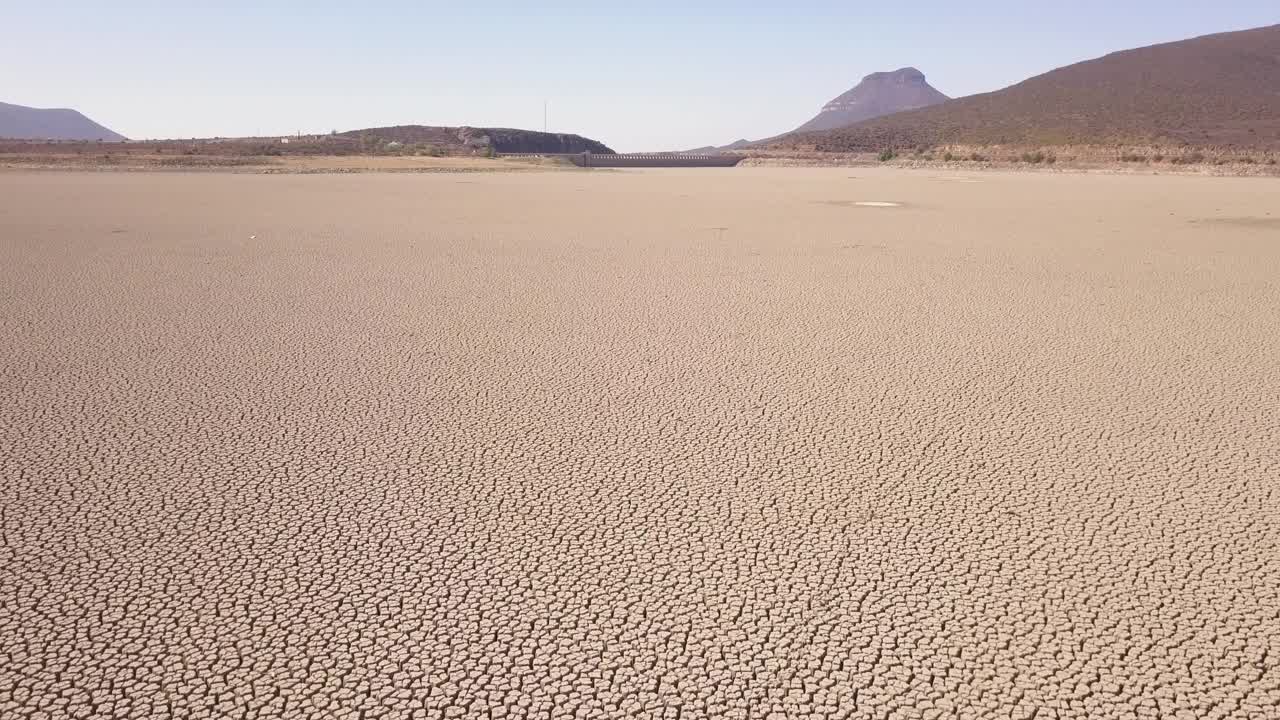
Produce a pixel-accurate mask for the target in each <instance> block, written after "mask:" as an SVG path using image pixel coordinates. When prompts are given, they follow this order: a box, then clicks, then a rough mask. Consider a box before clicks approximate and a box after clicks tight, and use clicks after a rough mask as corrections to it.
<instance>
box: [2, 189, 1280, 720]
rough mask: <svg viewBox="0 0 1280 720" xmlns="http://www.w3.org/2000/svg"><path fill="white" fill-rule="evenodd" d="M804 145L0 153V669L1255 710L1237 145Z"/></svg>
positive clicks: (513, 712) (1248, 349)
mask: <svg viewBox="0 0 1280 720" xmlns="http://www.w3.org/2000/svg"><path fill="white" fill-rule="evenodd" d="M845 173H847V171H844V170H839V171H820V170H789V171H788V170H765V169H761V170H736V171H715V170H713V171H696V170H695V171H654V172H644V173H594V174H585V173H560V174H549V175H488V176H477V177H475V178H474V179H473V180H474V182H472V183H470V184H458V183H456V182H455V181H453V180H452V179H450V178H448V177H434V176H428V177H423V176H413V177H406V176H369V175H366V176H359V177H350V176H270V177H259V176H231V175H146V174H143V175H113V174H86V175H78V174H37V173H26V174H19V173H11V174H6V175H0V228H2V229H3V242H0V310H2V311H3V312H2V313H0V330H2V331H3V336H4V342H3V343H2V344H0V348H2V350H0V353H2V354H0V361H2V364H0V372H2V373H3V374H2V375H0V380H2V381H3V382H2V387H3V396H2V397H0V493H2V495H0V500H3V504H2V505H0V601H3V602H2V603H0V716H2V717H4V718H6V719H7V718H15V719H19V720H25V719H27V718H144V717H148V718H161V717H163V718H308V717H339V718H410V717H422V718H455V717H465V718H499V717H520V718H524V717H530V718H551V717H588V718H615V717H636V718H659V717H661V718H675V717H681V718H703V717H725V718H808V717H829V718H841V717H848V718H940V717H959V718H1030V717H1035V718H1055V717H1056V718H1277V717H1280V594H1278V593H1280V590H1278V588H1280V547H1278V544H1280V543H1278V540H1280V491H1278V490H1280V427H1278V426H1280V402H1278V401H1277V398H1280V361H1278V360H1277V352H1278V351H1280V313H1277V312H1276V308H1277V307H1280V284H1278V283H1277V278H1278V277H1280V235H1278V234H1277V233H1276V231H1275V229H1274V228H1273V227H1271V226H1270V225H1269V224H1268V223H1267V218H1268V217H1270V215H1269V213H1274V212H1276V211H1277V207H1276V205H1275V198H1276V197H1277V192H1276V187H1277V186H1276V185H1275V183H1272V182H1268V181H1258V180H1232V179H1202V178H1160V177H1088V176H1069V175H1061V176H1054V175H1044V176H1031V175H1012V176H1006V175H996V174H993V175H989V176H988V175H984V176H983V182H982V183H977V184H964V183H939V182H934V181H932V180H931V179H930V178H929V177H927V176H924V175H918V174H910V173H902V172H890V171H877V170H868V171H866V172H863V173H861V174H860V176H859V178H858V179H856V180H850V179H848V178H847V177H846V174H845ZM857 201H892V202H898V203H902V205H903V207H898V208H885V209H873V208H866V207H850V206H848V203H849V202H857ZM842 203H843V204H842ZM708 228H712V229H714V230H709V229H708ZM251 236H252V239H251Z"/></svg>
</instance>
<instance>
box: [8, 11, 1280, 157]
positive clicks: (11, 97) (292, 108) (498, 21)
mask: <svg viewBox="0 0 1280 720" xmlns="http://www.w3.org/2000/svg"><path fill="white" fill-rule="evenodd" d="M215 6H216V7H215ZM0 18H2V19H3V23H4V25H5V26H6V30H5V32H4V40H3V42H0V101H3V102H11V103H17V104H21V105H32V106H36V107H73V108H75V109H77V110H80V111H82V112H84V113H85V114H86V115H89V116H90V117H91V118H93V119H95V120H97V121H98V122H100V123H102V124H104V125H106V126H108V127H110V128H112V129H113V130H116V131H118V132H121V133H123V134H125V135H127V136H129V137H132V138H156V137H211V136H236V135H274V134H286V133H293V132H298V131H301V132H328V131H329V130H333V129H337V130H347V129H353V128H359V127H369V126H376V125H401V124H423V125H475V126H504V127H521V128H529V129H541V128H542V125H543V101H544V100H546V101H548V102H549V103H550V109H551V112H550V129H551V130H553V131H560V132H577V133H581V134H583V135H587V136H589V137H593V138H596V139H599V140H601V141H603V142H605V143H607V144H609V145H611V146H613V147H614V148H615V149H618V150H622V151H637V150H662V149H683V148H688V147H696V146H699V145H708V144H724V143H727V142H730V141H733V140H736V139H738V138H741V137H746V138H750V139H756V138H760V137H767V136H770V135H774V134H777V133H780V132H783V131H786V130H790V129H792V128H794V127H795V126H797V125H799V124H800V123H801V122H803V121H805V120H807V119H808V118H809V117H810V116H812V115H813V114H814V113H816V112H817V110H818V108H819V107H821V105H822V104H823V103H825V102H826V101H827V100H829V99H831V98H832V97H834V96H836V95H838V94H840V93H841V92H843V91H845V90H847V89H848V88H849V87H851V86H852V85H853V84H854V83H856V82H857V81H858V80H859V79H861V77H862V76H863V75H866V74H867V73H870V72H875V71H878V70H892V69H895V68H898V67H901V66H905V65H914V66H916V67H918V68H920V69H921V70H922V71H924V73H925V74H926V75H927V76H928V78H929V82H930V83H931V84H933V85H934V87H936V88H938V89H939V90H941V91H942V92H944V93H947V94H948V95H952V96H960V95H967V94H972V93H975V92H984V91H988V90H996V89H999V88H1001V87H1005V86H1007V85H1010V84H1012V83H1015V82H1018V81H1020V80H1023V79H1025V78H1027V77H1030V76H1032V75H1036V74H1039V73H1042V72H1045V71H1047V70H1051V69H1053V68H1055V67H1058V66H1061V65H1065V64H1068V63H1072V62H1076V61H1079V60H1085V59H1088V58H1091V57H1096V56H1098V55H1103V54H1106V53H1107V52H1111V51H1113V50H1121V49H1125V48H1130V47H1136V46H1140V45H1147V44H1151V43H1156V42H1164V41H1171V40H1180V39H1184V38H1187V37H1192V36H1195V35H1203V34H1207V33H1211V32H1221V31H1226V30H1241V29H1245V28H1249V27H1257V26H1262V25H1270V24H1275V23H1280V0H1217V1H1209V0H1073V1H1071V2H1048V1H1046V2H1040V1H1039V0H969V1H968V2H963V1H957V0H906V2H885V1H884V0H878V1H877V2H858V1H846V2H814V1H811V0H790V1H789V2H781V1H779V2H771V3H764V2H752V1H751V0H738V1H736V2H728V1H725V2H721V1H720V0H715V1H712V2H695V1H693V0H689V1H687V2H671V1H669V0H650V1H649V2H644V1H642V0H638V1H637V2H607V1H604V0H602V1H600V2H554V1H552V2H545V3H536V2H506V1H505V0H489V1H487V2H480V3H467V2H457V0H451V1H449V2H410V1H396V2H376V1H375V2H367V3H363V4H359V3H354V2H341V3H339V2H329V1H328V0H315V1H313V2H283V1H279V0H277V1H275V2H272V1H271V0H263V1H262V2H240V1H238V0H228V1H227V2H223V3H207V7H198V6H197V4H196V3H181V2H136V1H133V0H120V1H119V2H111V3H108V2H102V1H101V0H47V1H46V2H29V1H28V2H24V1H22V0H0Z"/></svg>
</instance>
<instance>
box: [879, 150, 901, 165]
mask: <svg viewBox="0 0 1280 720" xmlns="http://www.w3.org/2000/svg"><path fill="white" fill-rule="evenodd" d="M896 157H898V153H897V151H896V150H885V151H884V152H882V153H880V162H889V161H890V160H892V159H894V158H896Z"/></svg>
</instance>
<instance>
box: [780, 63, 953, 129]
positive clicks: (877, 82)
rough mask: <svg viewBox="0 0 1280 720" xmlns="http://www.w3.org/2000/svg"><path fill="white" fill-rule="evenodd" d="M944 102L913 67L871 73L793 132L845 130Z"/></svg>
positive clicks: (945, 99)
mask: <svg viewBox="0 0 1280 720" xmlns="http://www.w3.org/2000/svg"><path fill="white" fill-rule="evenodd" d="M948 99H949V98H948V97H947V96H946V95H943V94H942V93H940V92H938V91H937V90H935V89H934V88H933V86H932V85H930V84H929V82H928V81H927V80H926V79H925V77H924V73H922V72H920V71H919V70H917V69H915V68H913V67H906V68H901V69H899V70H894V71H893V72H878V73H872V74H870V75H868V76H866V77H864V78H862V82H860V83H858V84H857V85H855V86H853V88H851V89H850V90H848V91H847V92H845V93H843V94H841V95H840V96H839V97H836V98H835V99H834V100H832V101H831V102H829V103H827V104H826V105H823V106H822V110H821V111H820V112H819V113H818V114H817V115H816V116H814V118H813V119H812V120H810V121H809V122H806V123H805V124H803V125H801V126H800V127H798V128H796V130H795V132H810V131H814V130H833V129H835V128H842V127H848V126H850V125H853V124H854V123H858V122H862V121H863V120H870V119H871V118H876V117H880V116H882V115H891V114H893V113H897V112H902V111H904V110H914V109H916V108H923V107H930V106H932V105H937V104H939V103H944V102H946V101H947V100H948Z"/></svg>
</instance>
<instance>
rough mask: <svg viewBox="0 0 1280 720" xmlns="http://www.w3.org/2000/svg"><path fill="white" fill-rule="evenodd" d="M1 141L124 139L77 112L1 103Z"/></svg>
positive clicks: (113, 140)
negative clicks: (4, 139)
mask: <svg viewBox="0 0 1280 720" xmlns="http://www.w3.org/2000/svg"><path fill="white" fill-rule="evenodd" d="M0 138H7V139H10V140H107V141H110V142H118V141H120V140H124V139H125V137H124V136H123V135H120V134H119V133H115V132H112V131H111V130H108V129H107V128H104V127H102V126H101V125H99V124H98V123H96V122H94V121H92V120H90V119H89V118H87V117H85V116H84V115H81V114H80V113H78V112H76V111H75V110H65V109H54V110H44V109H41V108H32V107H25V106H23V105H10V104H9V103H2V102H0Z"/></svg>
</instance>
